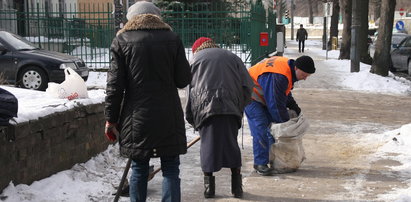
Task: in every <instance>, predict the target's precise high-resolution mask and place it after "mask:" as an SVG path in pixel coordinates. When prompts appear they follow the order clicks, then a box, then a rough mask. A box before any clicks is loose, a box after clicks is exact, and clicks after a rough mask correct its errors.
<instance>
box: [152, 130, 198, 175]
mask: <svg viewBox="0 0 411 202" xmlns="http://www.w3.org/2000/svg"><path fill="white" fill-rule="evenodd" d="M199 140H200V136H198V137H196V138H194V139H193V140H191V141H190V142H189V143H187V149H188V148H190V147H191V146H193V145H194V144H195V143H196V142H198V141H199ZM160 170H161V168H157V169H155V170H154V171H153V172H151V173H150V174H149V175H148V181H150V180H151V179H153V177H154V175H156V174H157V173H158V172H160Z"/></svg>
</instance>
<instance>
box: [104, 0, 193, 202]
mask: <svg viewBox="0 0 411 202" xmlns="http://www.w3.org/2000/svg"><path fill="white" fill-rule="evenodd" d="M127 19H128V22H127V24H126V25H125V26H124V28H122V29H121V30H120V31H119V32H118V33H117V36H116V37H115V38H114V39H113V42H112V44H111V53H112V59H111V66H110V69H109V71H108V75H107V88H106V94H107V95H106V98H105V119H106V130H105V135H106V136H107V138H108V139H109V140H111V141H115V140H116V138H118V141H119V145H120V154H121V155H122V156H124V157H128V158H131V159H132V162H131V168H132V174H131V177H130V200H131V201H132V202H133V201H145V200H146V197H147V181H148V175H149V161H150V158H153V157H159V158H160V160H161V170H162V173H163V177H164V179H163V185H162V189H163V190H162V201H168V202H175V201H181V191H180V178H179V174H180V170H179V165H180V157H179V155H181V154H185V153H186V152H187V138H186V133H185V132H186V130H185V124H184V113H183V109H182V107H181V102H180V97H179V95H178V91H177V88H184V87H185V86H187V85H188V84H189V83H190V81H191V72H190V65H189V63H188V61H187V59H186V56H185V52H184V46H183V43H182V41H181V40H180V39H179V37H178V36H177V34H176V33H174V32H172V31H171V27H170V26H169V25H168V24H166V23H165V22H164V21H163V20H162V19H161V17H160V9H159V8H157V7H156V6H155V5H154V4H153V3H151V2H145V1H139V2H137V3H135V4H134V5H132V6H131V7H130V8H129V9H128V13H127ZM116 129H119V131H120V135H119V136H118V137H116V135H115V130H116Z"/></svg>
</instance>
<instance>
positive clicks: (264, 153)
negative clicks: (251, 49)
mask: <svg viewBox="0 0 411 202" xmlns="http://www.w3.org/2000/svg"><path fill="white" fill-rule="evenodd" d="M248 72H249V73H250V75H251V77H252V79H253V80H254V84H255V86H254V89H253V93H252V102H251V103H250V104H249V105H247V107H246V108H245V114H246V116H247V120H248V124H249V127H250V130H251V135H252V136H253V153H254V169H255V170H256V172H257V173H258V174H260V175H263V176H266V175H273V174H274V173H275V172H274V169H273V168H271V167H269V166H267V164H268V162H269V149H270V147H271V144H273V143H274V137H273V136H272V135H271V133H270V127H271V123H283V122H286V121H288V120H289V119H290V116H289V110H290V111H291V110H292V111H295V113H297V115H299V114H300V112H301V109H300V107H299V106H298V104H297V103H296V102H295V100H294V98H293V96H292V94H291V90H292V89H293V85H294V83H295V82H296V81H299V80H305V79H307V77H309V76H310V75H311V74H313V73H314V72H315V65H314V61H313V59H312V58H311V57H309V56H301V57H299V58H297V59H296V60H293V59H288V58H286V57H279V56H273V57H270V58H267V59H265V60H263V61H261V62H260V63H258V64H256V65H254V66H253V67H251V68H250V69H249V70H248Z"/></svg>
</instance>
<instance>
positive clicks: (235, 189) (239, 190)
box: [231, 174, 243, 198]
mask: <svg viewBox="0 0 411 202" xmlns="http://www.w3.org/2000/svg"><path fill="white" fill-rule="evenodd" d="M242 181H243V180H242V175H241V174H236V175H231V193H232V194H233V195H234V197H235V198H243V182H242Z"/></svg>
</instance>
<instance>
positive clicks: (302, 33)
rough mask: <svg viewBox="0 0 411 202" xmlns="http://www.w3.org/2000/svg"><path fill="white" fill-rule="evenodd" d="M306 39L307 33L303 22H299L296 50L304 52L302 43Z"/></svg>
mask: <svg viewBox="0 0 411 202" xmlns="http://www.w3.org/2000/svg"><path fill="white" fill-rule="evenodd" d="M307 39H308V33H307V30H305V29H304V27H303V24H300V29H298V30H297V38H296V41H298V52H299V53H301V52H303V53H304V44H305V40H307Z"/></svg>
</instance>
